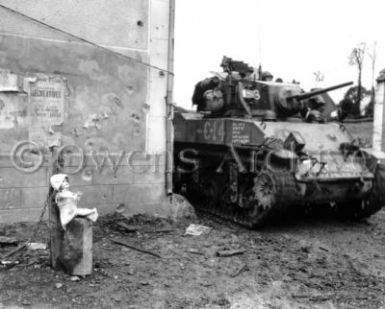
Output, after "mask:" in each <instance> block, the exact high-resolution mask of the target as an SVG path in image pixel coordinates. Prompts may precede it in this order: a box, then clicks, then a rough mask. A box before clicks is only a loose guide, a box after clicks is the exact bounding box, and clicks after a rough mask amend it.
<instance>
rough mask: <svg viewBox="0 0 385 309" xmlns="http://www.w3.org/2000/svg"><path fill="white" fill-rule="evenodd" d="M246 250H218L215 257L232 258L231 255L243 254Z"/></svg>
mask: <svg viewBox="0 0 385 309" xmlns="http://www.w3.org/2000/svg"><path fill="white" fill-rule="evenodd" d="M245 252H246V250H243V249H238V250H226V249H224V250H218V251H217V256H220V257H227V256H233V255H240V254H243V253H245Z"/></svg>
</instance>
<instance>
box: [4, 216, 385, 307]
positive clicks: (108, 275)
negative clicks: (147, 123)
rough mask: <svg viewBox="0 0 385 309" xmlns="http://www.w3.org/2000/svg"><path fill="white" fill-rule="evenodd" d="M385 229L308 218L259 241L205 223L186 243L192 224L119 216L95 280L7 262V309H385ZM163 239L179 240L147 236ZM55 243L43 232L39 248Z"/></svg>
mask: <svg viewBox="0 0 385 309" xmlns="http://www.w3.org/2000/svg"><path fill="white" fill-rule="evenodd" d="M384 220H385V209H384V210H382V211H380V212H379V213H377V214H376V215H375V216H373V217H371V218H370V219H369V220H368V222H367V223H352V222H341V221H335V220H334V219H327V218H306V219H302V220H297V221H296V222H286V223H284V224H282V225H280V226H270V227H268V228H265V229H260V230H256V231H255V230H248V229H245V228H242V227H240V226H237V225H235V224H229V223H227V222H224V221H221V220H219V219H217V218H212V217H199V219H197V220H196V221H195V220H194V223H195V224H196V225H200V226H204V227H209V228H210V233H208V234H205V235H204V236H202V237H186V236H185V235H184V234H185V231H186V229H187V228H188V227H189V225H190V223H191V222H189V221H188V220H186V221H183V220H182V221H179V222H177V223H173V222H170V220H168V219H164V218H158V217H151V216H148V215H140V216H134V217H132V218H126V217H124V216H122V215H121V214H111V215H108V216H104V217H101V218H100V220H99V222H97V223H96V224H95V226H94V236H95V237H94V244H93V249H94V252H93V256H94V263H93V272H92V274H91V275H89V276H85V277H82V276H77V278H75V277H71V276H69V275H67V274H66V273H64V272H63V271H54V270H53V269H52V268H51V267H50V265H49V264H50V263H49V252H48V249H46V250H21V251H19V252H18V253H15V254H14V255H13V256H12V257H10V258H7V259H3V260H4V262H5V264H6V265H4V264H0V280H1V282H2V288H1V289H0V308H2V307H4V308H12V307H15V308H18V307H26V306H28V307H31V308H59V309H60V308H79V309H80V308H82V309H83V308H84V309H91V308H92V309H93V308H132V309H133V308H137V309H138V308H167V309H168V308H170V309H180V308H186V309H196V308H197V309H203V308H205V309H208V308H210V309H224V308H227V309H235V308H242V309H247V308H262V309H265V308H266V309H268V308H311V309H313V308H314V309H315V308H342V309H345V308H346V309H347V308H368V309H372V308H373V309H378V308H385V302H384V301H385V300H384V297H383V295H384V292H385V272H384V271H383V270H384V269H385V252H384V239H385V226H384V224H383V222H384ZM118 222H124V223H126V224H127V225H128V226H137V227H138V229H137V231H135V232H127V231H124V230H122V229H121V227H119V225H118V224H117V223H118ZM32 227H33V226H30V225H24V224H14V225H12V226H6V227H5V231H6V233H4V235H6V236H7V237H15V238H16V239H18V240H19V245H20V244H23V243H25V242H26V241H27V239H25V238H26V236H25V235H31V229H32ZM161 229H171V230H172V232H169V233H151V232H149V231H153V230H161ZM1 230H4V228H1ZM48 236H49V233H48V227H47V226H43V227H42V229H41V231H39V234H38V235H37V237H36V239H34V242H40V243H47V242H48V240H47V237H48ZM111 239H113V240H116V241H119V242H120V243H124V244H125V245H129V246H130V247H132V246H133V247H135V248H136V249H141V250H142V249H143V250H146V251H148V252H151V253H155V254H156V255H159V256H161V257H162V259H159V258H154V256H153V255H150V254H147V253H148V252H146V253H144V252H142V251H140V250H136V249H132V248H130V247H128V246H125V245H122V244H117V243H116V242H112V241H111ZM10 249H13V248H11V247H8V246H5V247H0V256H4V255H5V254H6V253H8V252H10ZM25 249H26V248H25ZM218 252H222V253H221V255H222V256H220V255H218ZM7 263H8V264H7ZM78 278H79V279H78Z"/></svg>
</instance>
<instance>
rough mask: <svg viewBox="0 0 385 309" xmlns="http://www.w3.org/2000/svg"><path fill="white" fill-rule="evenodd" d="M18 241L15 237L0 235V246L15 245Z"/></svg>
mask: <svg viewBox="0 0 385 309" xmlns="http://www.w3.org/2000/svg"><path fill="white" fill-rule="evenodd" d="M18 243H19V241H18V240H17V239H16V238H15V237H7V236H0V246H1V247H5V246H16V245H17V244H18Z"/></svg>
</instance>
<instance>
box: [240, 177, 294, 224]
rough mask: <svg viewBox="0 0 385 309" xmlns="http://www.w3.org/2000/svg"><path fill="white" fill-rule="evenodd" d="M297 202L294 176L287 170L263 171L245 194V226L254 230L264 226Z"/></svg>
mask: <svg viewBox="0 0 385 309" xmlns="http://www.w3.org/2000/svg"><path fill="white" fill-rule="evenodd" d="M297 201H299V198H298V193H297V189H296V186H295V180H294V177H293V175H291V174H290V173H289V172H288V171H286V170H277V171H271V170H263V171H261V172H260V173H259V174H258V175H257V176H255V178H254V184H253V186H252V188H251V190H249V191H248V194H245V210H244V211H243V221H244V223H243V224H245V225H247V226H249V227H252V228H254V227H258V226H262V225H263V224H264V223H266V221H267V220H270V219H271V218H273V217H278V216H279V215H280V214H282V213H283V212H284V211H285V210H286V209H287V207H289V206H291V205H293V204H294V203H295V202H297Z"/></svg>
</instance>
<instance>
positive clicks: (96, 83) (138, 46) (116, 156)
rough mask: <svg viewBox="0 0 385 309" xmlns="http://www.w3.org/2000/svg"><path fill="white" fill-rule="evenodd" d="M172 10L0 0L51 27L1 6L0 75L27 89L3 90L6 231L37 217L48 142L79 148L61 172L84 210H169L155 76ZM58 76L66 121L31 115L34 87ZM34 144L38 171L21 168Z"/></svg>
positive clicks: (159, 78) (0, 138)
mask: <svg viewBox="0 0 385 309" xmlns="http://www.w3.org/2000/svg"><path fill="white" fill-rule="evenodd" d="M169 2H170V0H147V1H145V0H108V1H107V0H82V1H78V0H66V1H59V0H35V1H29V0H0V5H4V6H6V7H9V8H11V9H12V10H15V11H17V12H21V13H22V14H25V15H27V16H29V17H32V18H33V19H36V20H39V21H42V22H44V23H47V24H48V25H49V26H47V25H43V24H41V23H39V22H37V21H34V20H32V19H30V18H27V17H25V16H22V15H20V14H17V13H15V12H11V11H9V10H7V9H4V8H2V7H0V72H1V71H3V72H4V71H7V72H10V74H15V75H16V76H17V79H18V80H19V81H20V80H21V81H22V82H21V84H22V86H21V87H20V90H19V91H2V90H1V85H0V149H1V154H0V155H1V156H0V223H1V222H11V221H24V220H28V221H29V220H36V219H37V218H38V213H39V211H40V210H41V208H42V206H43V203H44V200H45V198H46V194H47V192H48V170H49V159H50V156H49V153H48V152H47V146H48V144H51V145H52V143H57V144H58V145H60V146H63V145H74V146H72V148H71V147H69V148H66V151H65V153H64V154H65V155H64V157H65V162H64V164H65V172H68V173H71V176H70V182H71V184H72V185H73V186H74V190H80V191H82V192H83V198H82V200H81V205H82V206H85V207H87V206H89V207H97V208H98V209H99V211H100V212H101V213H107V212H111V211H114V210H115V209H116V207H118V206H119V208H122V205H124V207H123V208H124V209H125V211H126V212H127V213H129V214H134V213H139V212H151V213H159V214H165V213H167V212H168V208H167V203H166V202H165V201H166V195H165V150H166V148H165V145H166V127H165V125H166V108H165V96H166V94H167V74H164V71H162V70H159V68H164V69H166V68H167V66H168V63H167V62H168V46H169V40H170V36H171V37H172V34H170V31H169V18H170V12H169V6H170V3H169ZM50 26H52V27H55V28H57V29H60V30H63V31H58V30H55V29H53V28H52V27H50ZM71 34H73V35H75V36H73V35H71ZM83 39H85V40H88V41H90V42H91V43H90V42H86V41H85V40H83ZM93 43H96V44H97V45H101V46H102V47H98V46H96V45H95V44H93ZM111 51H113V52H111ZM127 56H129V57H127ZM143 63H151V64H152V65H154V66H156V67H157V68H150V67H148V66H146V65H144V64H143ZM55 78H56V79H60V80H61V81H62V83H63V94H64V99H63V103H62V104H63V106H62V108H63V110H62V111H63V122H62V123H60V121H59V122H58V121H56V122H52V123H50V121H42V120H41V119H42V118H36V117H33V115H34V114H33V113H34V107H33V106H34V105H33V101H32V100H31V93H30V90H29V89H31V87H30V86H28V85H31V83H33V82H36V80H37V81H38V80H44V79H49V80H52V79H55ZM0 82H1V78H0ZM59 110H60V108H59ZM36 119H40V120H39V121H37V120H36ZM35 140H40V141H41V143H42V144H45V146H46V147H45V148H44V147H43V148H42V149H43V150H42V151H43V152H44V161H43V162H42V164H41V166H40V167H39V168H38V169H36V170H33V171H28V166H26V169H23V168H20V166H18V167H19V168H15V158H13V157H12V154H13V153H14V152H15V145H17V144H18V143H20V142H22V141H35ZM26 154H27V155H26V156H27V158H26V159H25V158H24V157H23V158H22V159H25V160H27V161H28V160H30V161H31V162H37V161H38V160H39V158H38V156H40V155H41V153H39V152H36V151H35V152H28V153H26ZM16 159H17V158H16ZM19 161H20V158H19ZM26 165H28V164H26Z"/></svg>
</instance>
